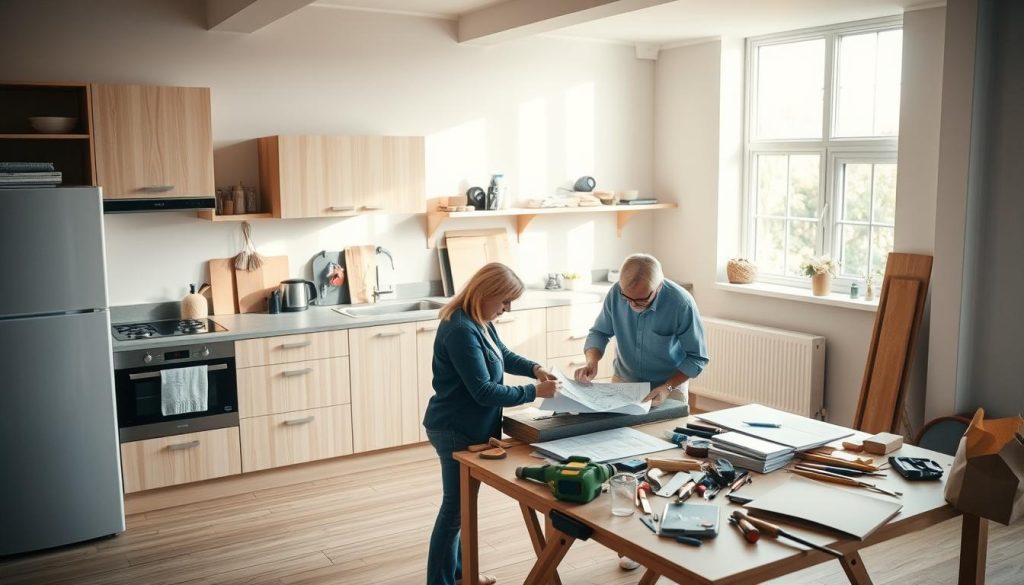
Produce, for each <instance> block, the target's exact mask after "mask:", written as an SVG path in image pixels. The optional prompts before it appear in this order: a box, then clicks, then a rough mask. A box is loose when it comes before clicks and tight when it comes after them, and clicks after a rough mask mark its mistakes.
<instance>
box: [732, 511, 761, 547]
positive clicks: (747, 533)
mask: <svg viewBox="0 0 1024 585" xmlns="http://www.w3.org/2000/svg"><path fill="white" fill-rule="evenodd" d="M729 523H730V524H733V525H734V526H736V527H737V528H739V529H740V532H742V533H743V538H745V539H746V541H747V542H751V543H753V542H757V541H758V540H759V539H760V538H761V531H760V530H758V529H757V528H755V527H754V525H753V524H751V523H750V522H747V521H746V520H740V519H739V518H735V517H733V516H730V517H729Z"/></svg>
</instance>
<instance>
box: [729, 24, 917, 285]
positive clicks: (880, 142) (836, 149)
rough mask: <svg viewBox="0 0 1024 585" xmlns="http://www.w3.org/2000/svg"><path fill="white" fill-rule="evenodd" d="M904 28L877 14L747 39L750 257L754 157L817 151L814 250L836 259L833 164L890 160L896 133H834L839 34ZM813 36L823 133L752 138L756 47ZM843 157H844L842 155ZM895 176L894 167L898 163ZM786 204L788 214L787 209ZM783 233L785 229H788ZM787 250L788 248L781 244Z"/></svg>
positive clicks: (837, 192) (750, 248)
mask: <svg viewBox="0 0 1024 585" xmlns="http://www.w3.org/2000/svg"><path fill="white" fill-rule="evenodd" d="M902 28H903V18H902V17H901V16H893V17H885V18H876V19H871V20H864V21H859V22H852V23H846V24H839V25H833V26H827V27H819V28H812V29H804V30H799V31H792V32H786V33H779V34H774V35H766V36H761V37H752V38H749V39H747V43H746V45H747V46H746V50H747V54H746V71H745V81H746V120H745V124H744V125H745V128H744V167H743V168H744V174H743V175H744V176H743V206H742V213H743V230H742V235H741V246H742V249H743V250H744V251H745V254H746V256H747V257H748V258H755V257H756V254H755V251H756V250H755V247H756V241H755V237H754V234H755V233H756V231H755V230H756V222H755V219H754V217H755V214H756V211H757V210H756V208H755V205H754V203H755V195H756V194H755V190H756V188H757V184H756V180H755V178H756V175H755V171H756V169H755V165H756V157H757V155H759V154H772V153H778V154H804V153H808V154H809V153H818V154H819V155H820V157H821V158H820V163H821V166H820V172H819V184H818V194H819V200H818V209H819V221H820V224H819V225H820V228H821V229H819V230H818V237H817V238H816V241H815V255H818V256H820V255H822V254H828V255H830V256H832V258H833V259H837V260H838V253H839V251H840V248H839V247H838V231H839V230H837V229H835V228H836V222H835V218H836V217H838V215H837V214H835V213H834V210H835V209H836V208H837V205H838V204H839V203H840V202H839V201H838V198H839V197H840V196H841V192H842V190H841V188H840V187H841V186H840V185H839V184H838V183H837V181H838V175H839V173H838V169H839V167H838V166H837V165H839V164H841V163H840V162H839V161H840V160H842V161H843V162H847V161H850V160H854V157H855V158H856V162H875V163H888V162H895V160H896V154H897V148H898V145H899V136H898V135H897V136H885V137H842V138H839V137H833V136H832V134H833V132H834V128H833V119H832V114H833V112H834V111H835V110H836V107H837V105H838V96H837V93H838V92H836V91H835V89H836V84H837V80H836V78H835V73H836V71H837V64H838V58H839V56H838V53H839V51H838V47H839V39H840V37H842V36H845V35H850V34H860V33H868V32H884V31H887V30H897V29H902ZM813 39H824V40H825V59H824V60H825V72H824V73H825V87H824V94H823V96H822V98H823V99H822V101H823V105H824V107H823V108H822V109H823V110H824V111H823V112H822V128H821V130H822V133H821V138H810V139H771V140H766V139H756V138H755V137H754V136H753V134H754V130H755V129H756V128H757V111H756V110H757V108H756V107H755V104H756V100H757V78H756V72H757V55H758V49H759V48H760V47H763V46H769V45H775V44H784V43H792V42H799V41H807V40H813ZM844 157H845V158H844ZM896 172H897V181H898V180H899V179H898V176H899V169H898V168H897V171H896ZM788 212H789V211H788V209H787V214H788ZM786 237H787V238H788V237H789V236H788V230H787V235H786ZM783 254H788V250H783ZM758 280H760V281H762V282H767V283H770V284H777V285H783V286H790V287H795V288H804V289H809V288H810V279H809V278H807V277H804V276H784V275H774V274H765V273H763V272H762V273H761V275H760V276H759V277H758ZM858 280H860V279H850V278H838V277H837V278H835V279H833V281H832V287H833V290H834V291H840V290H842V291H845V290H847V289H848V288H849V286H850V284H851V283H853V282H856V281H858Z"/></svg>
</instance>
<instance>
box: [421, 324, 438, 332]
mask: <svg viewBox="0 0 1024 585" xmlns="http://www.w3.org/2000/svg"><path fill="white" fill-rule="evenodd" d="M420 331H437V325H424V326H423V327H420Z"/></svg>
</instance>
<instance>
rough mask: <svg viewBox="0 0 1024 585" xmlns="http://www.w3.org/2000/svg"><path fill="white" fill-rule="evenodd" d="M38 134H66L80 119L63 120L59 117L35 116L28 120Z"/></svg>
mask: <svg viewBox="0 0 1024 585" xmlns="http://www.w3.org/2000/svg"><path fill="white" fill-rule="evenodd" d="M28 121H29V123H30V124H32V128H34V129H35V130H36V132H42V133H43V134H66V133H68V132H70V131H71V130H72V129H74V127H75V125H76V124H78V118H62V117H59V116H33V117H31V118H29V119H28Z"/></svg>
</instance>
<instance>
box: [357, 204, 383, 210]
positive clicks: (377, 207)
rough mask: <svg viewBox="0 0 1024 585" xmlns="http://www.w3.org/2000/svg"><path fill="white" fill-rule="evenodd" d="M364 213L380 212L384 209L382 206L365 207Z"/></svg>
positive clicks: (363, 207) (363, 208)
mask: <svg viewBox="0 0 1024 585" xmlns="http://www.w3.org/2000/svg"><path fill="white" fill-rule="evenodd" d="M361 209H362V210H363V211H380V210H382V209H384V208H383V207H381V206H380V205H364V206H362V207H361Z"/></svg>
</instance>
